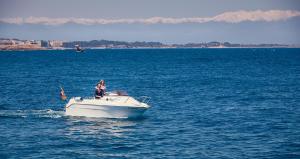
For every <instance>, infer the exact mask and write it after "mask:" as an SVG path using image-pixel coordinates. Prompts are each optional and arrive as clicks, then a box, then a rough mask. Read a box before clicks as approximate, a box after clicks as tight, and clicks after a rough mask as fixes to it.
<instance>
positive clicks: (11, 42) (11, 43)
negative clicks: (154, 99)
mask: <svg viewBox="0 0 300 159" xmlns="http://www.w3.org/2000/svg"><path fill="white" fill-rule="evenodd" d="M75 45H79V46H80V47H82V48H84V49H168V48H220V49H221V48H300V45H286V44H236V43H229V42H217V41H213V42H204V43H187V44H163V43H161V42H139V41H136V42H125V41H110V40H91V41H60V40H47V41H45V40H20V39H7V38H0V51H9V50H11V51H26V50H66V49H74V47H75Z"/></svg>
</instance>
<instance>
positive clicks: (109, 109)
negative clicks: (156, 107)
mask: <svg viewBox="0 0 300 159" xmlns="http://www.w3.org/2000/svg"><path fill="white" fill-rule="evenodd" d="M146 110H147V109H146V108H131V107H125V106H104V105H102V106H94V105H76V104H75V105H72V106H71V107H69V108H66V115H69V116H85V117H95V118H137V117H141V116H142V115H143V114H144V112H145V111H146Z"/></svg>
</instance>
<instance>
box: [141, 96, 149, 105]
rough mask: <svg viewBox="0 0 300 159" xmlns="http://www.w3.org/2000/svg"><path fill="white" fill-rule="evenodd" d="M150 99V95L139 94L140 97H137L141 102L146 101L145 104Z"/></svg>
mask: <svg viewBox="0 0 300 159" xmlns="http://www.w3.org/2000/svg"><path fill="white" fill-rule="evenodd" d="M150 100H151V97H148V96H140V97H139V101H140V102H141V103H146V104H148V103H149V102H150Z"/></svg>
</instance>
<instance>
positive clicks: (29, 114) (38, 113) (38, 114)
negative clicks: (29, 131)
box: [0, 109, 65, 118]
mask: <svg viewBox="0 0 300 159" xmlns="http://www.w3.org/2000/svg"><path fill="white" fill-rule="evenodd" d="M64 115H65V113H64V111H57V110H52V109H42V110H0V118H1V117H11V118H61V117H63V116H64Z"/></svg>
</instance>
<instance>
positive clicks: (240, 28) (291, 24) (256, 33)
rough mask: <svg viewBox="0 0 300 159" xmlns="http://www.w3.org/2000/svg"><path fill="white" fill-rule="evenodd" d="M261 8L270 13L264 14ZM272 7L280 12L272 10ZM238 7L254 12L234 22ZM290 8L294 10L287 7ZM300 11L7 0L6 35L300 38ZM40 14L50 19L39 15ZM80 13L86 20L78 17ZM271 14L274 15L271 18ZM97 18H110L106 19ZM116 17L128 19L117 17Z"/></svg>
mask: <svg viewBox="0 0 300 159" xmlns="http://www.w3.org/2000/svg"><path fill="white" fill-rule="evenodd" d="M257 10H260V11H261V12H265V13H259V15H258V14H256V13H255V11H257ZM272 10H276V11H279V12H277V13H274V14H272V15H270V13H271V12H269V11H272ZM238 11H245V12H248V13H247V14H245V15H243V17H242V20H241V21H239V22H234V23H232V22H231V21H232V19H235V17H236V16H238V15H241V12H238ZM281 11H282V12H281ZM286 11H293V13H287V14H285V13H283V12H286ZM229 12H234V15H233V17H234V18H232V16H231V17H228V16H223V17H222V18H221V20H220V21H218V20H215V19H213V20H209V21H205V22H201V23H200V22H195V21H196V20H192V22H182V21H180V22H176V23H173V21H176V18H195V17H200V18H213V17H216V16H218V15H222V14H224V13H229ZM298 13H300V1H299V0H185V1H184V0H151V1H150V0H1V1H0V19H2V20H0V37H3V38H6V37H7V38H20V39H45V40H46V39H60V40H92V39H109V40H125V41H160V42H165V43H188V42H208V41H229V42H237V43H285V44H300V38H299V37H300V33H299V27H298V26H300V16H299V15H298ZM260 14H261V15H260ZM278 14H280V15H278ZM281 14H283V15H282V16H281ZM253 16H261V19H263V20H261V19H259V18H258V20H252V19H251V17H253ZM266 16H267V17H266ZM286 16H288V17H286ZM30 17H31V19H29V18H30ZM40 17H44V18H46V20H41V19H38V18H40ZM152 17H161V18H173V19H172V23H169V22H166V23H161V22H153V23H151V24H147V18H152ZM278 17H279V19H276V18H278ZM8 18H19V19H20V18H21V19H22V22H19V21H16V20H13V22H11V21H8V20H7V19H8ZM58 18H65V19H67V20H69V19H70V18H73V21H72V22H69V21H68V22H59V23H57V24H56V21H57V19H58ZM78 18H82V19H83V21H84V22H82V21H81V22H77V20H76V19H78ZM238 18H241V17H238ZM270 18H273V20H271V21H269V20H268V19H270ZM3 19H4V20H3ZM74 19H75V20H74ZM86 19H87V20H92V21H93V22H92V24H87V22H86ZM97 19H104V20H106V21H108V22H109V23H108V24H103V23H102V22H98V21H97ZM116 19H119V20H125V21H126V22H118V23H114V22H112V21H113V20H116ZM128 19H135V20H136V19H142V22H136V21H135V22H133V23H128V22H127V20H128ZM174 19H175V20H174ZM249 19H250V20H249ZM265 19H267V20H265ZM274 19H275V20H274ZM55 20H56V21H55ZM251 20H252V21H251ZM74 21H76V22H74ZM95 21H97V22H95ZM54 22H55V25H53V23H54Z"/></svg>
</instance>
